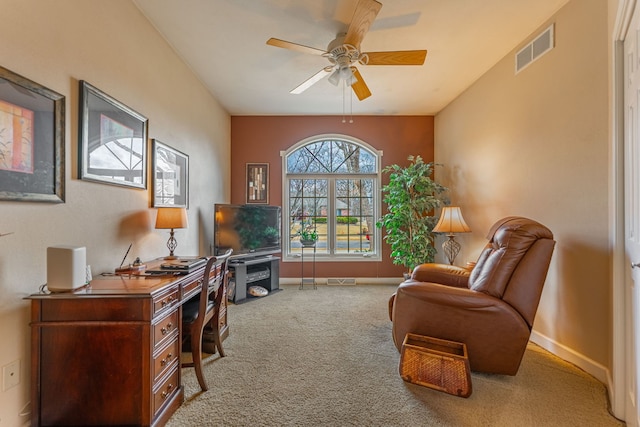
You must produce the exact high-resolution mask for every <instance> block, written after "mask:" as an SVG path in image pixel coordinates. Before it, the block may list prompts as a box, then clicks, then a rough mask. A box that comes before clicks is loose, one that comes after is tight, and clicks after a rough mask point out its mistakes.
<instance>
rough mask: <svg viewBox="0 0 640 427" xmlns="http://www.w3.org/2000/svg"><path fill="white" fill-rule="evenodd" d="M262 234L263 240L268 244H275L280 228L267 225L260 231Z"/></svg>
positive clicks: (278, 238)
mask: <svg viewBox="0 0 640 427" xmlns="http://www.w3.org/2000/svg"><path fill="white" fill-rule="evenodd" d="M262 235H263V236H264V238H265V240H266V241H267V243H269V244H274V245H275V244H277V243H278V241H279V240H280V230H278V229H277V228H275V227H267V228H265V229H264V232H263V233H262Z"/></svg>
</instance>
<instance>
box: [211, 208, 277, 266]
mask: <svg viewBox="0 0 640 427" xmlns="http://www.w3.org/2000/svg"><path fill="white" fill-rule="evenodd" d="M281 222H282V221H281V209H280V206H271V205H229V204H216V205H215V222H214V236H213V245H214V255H219V254H223V253H225V252H226V251H227V250H228V249H229V248H232V249H233V254H232V256H233V257H234V258H240V257H247V258H249V257H251V258H253V257H259V256H266V255H271V254H275V253H280V252H281V250H282V248H281V243H280V241H281Z"/></svg>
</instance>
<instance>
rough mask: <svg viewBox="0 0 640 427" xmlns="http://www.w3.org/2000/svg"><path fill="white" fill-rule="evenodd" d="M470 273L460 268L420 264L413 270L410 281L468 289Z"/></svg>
mask: <svg viewBox="0 0 640 427" xmlns="http://www.w3.org/2000/svg"><path fill="white" fill-rule="evenodd" d="M470 274H471V272H470V271H469V270H468V269H466V268H462V267H457V266H455V265H448V264H435V263H428V264H421V265H419V266H417V267H416V268H414V269H413V273H411V280H413V281H416V282H431V283H439V284H441V285H447V286H454V287H456V288H468V287H469V275H470Z"/></svg>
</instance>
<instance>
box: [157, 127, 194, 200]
mask: <svg viewBox="0 0 640 427" xmlns="http://www.w3.org/2000/svg"><path fill="white" fill-rule="evenodd" d="M152 163H153V179H152V184H153V207H155V208H159V207H174V208H188V207H189V156H188V155H187V154H185V153H183V152H181V151H178V150H176V149H175V148H173V147H170V146H168V145H167V144H165V143H163V142H161V141H158V140H157V139H154V140H153V157H152Z"/></svg>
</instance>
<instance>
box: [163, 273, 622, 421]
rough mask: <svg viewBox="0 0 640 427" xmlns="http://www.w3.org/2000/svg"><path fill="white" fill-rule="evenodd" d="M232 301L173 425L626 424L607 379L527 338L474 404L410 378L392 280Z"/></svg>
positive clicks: (479, 383)
mask: <svg viewBox="0 0 640 427" xmlns="http://www.w3.org/2000/svg"><path fill="white" fill-rule="evenodd" d="M282 288H283V290H282V291H281V292H277V293H275V294H273V295H269V296H267V297H264V298H261V299H257V300H253V301H250V302H248V303H246V304H241V305H231V306H230V307H229V321H230V327H231V335H230V336H229V338H228V339H227V340H226V341H225V342H224V347H225V350H226V354H227V357H225V358H219V357H217V356H216V357H214V358H213V359H212V360H210V361H209V362H208V363H207V364H206V366H205V374H206V377H207V378H208V383H209V387H210V389H209V391H208V392H206V393H202V392H200V389H199V387H198V383H197V381H196V378H195V375H194V372H193V369H184V370H183V381H184V383H185V403H184V405H183V406H182V407H181V408H180V409H179V410H178V411H177V412H176V413H175V414H174V416H173V417H172V418H171V420H170V421H169V423H168V425H169V426H581V427H582V426H598V427H603V426H622V425H624V423H622V422H620V421H618V420H616V419H615V418H614V417H612V416H611V415H610V414H609V412H608V410H607V407H608V406H607V397H606V390H605V388H604V386H603V385H602V384H601V383H600V382H598V381H596V380H595V379H594V378H593V377H591V376H590V375H588V374H586V373H585V372H583V371H581V370H580V369H578V368H576V367H575V366H573V365H571V364H569V363H566V362H564V361H562V360H560V359H559V358H557V357H555V356H553V355H551V354H549V353H548V352H546V351H544V350H542V349H541V348H539V347H537V346H535V345H533V344H531V345H529V348H528V350H527V352H526V354H525V357H524V360H523V363H522V366H521V368H520V371H519V372H518V375H516V376H515V377H506V376H497V375H483V374H472V383H473V393H472V395H471V396H470V397H469V398H468V399H464V398H460V397H456V396H451V395H448V394H445V393H442V392H438V391H434V390H431V389H429V388H425V387H420V386H416V385H412V384H408V383H405V382H404V381H402V379H401V378H400V376H399V375H398V362H399V359H400V355H399V353H398V351H397V350H396V348H395V347H394V345H393V342H392V340H391V322H390V321H389V320H388V317H387V300H388V298H389V295H391V294H392V293H393V291H394V289H395V287H393V286H382V285H371V286H361V285H358V286H319V287H318V289H316V290H313V289H311V287H305V289H304V290H298V288H297V286H282Z"/></svg>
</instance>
